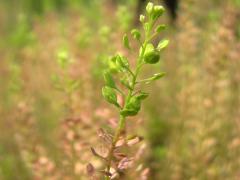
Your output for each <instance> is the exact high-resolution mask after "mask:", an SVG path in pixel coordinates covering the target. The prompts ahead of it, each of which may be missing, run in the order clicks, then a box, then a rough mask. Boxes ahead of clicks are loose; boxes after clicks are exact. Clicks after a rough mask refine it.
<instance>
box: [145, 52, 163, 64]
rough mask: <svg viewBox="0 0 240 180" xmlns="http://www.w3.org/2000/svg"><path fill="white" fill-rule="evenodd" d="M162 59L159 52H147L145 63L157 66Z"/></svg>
mask: <svg viewBox="0 0 240 180" xmlns="http://www.w3.org/2000/svg"><path fill="white" fill-rule="evenodd" d="M159 59H160V55H159V53H158V52H157V51H151V52H147V53H146V54H145V55H144V62H145V63H147V64H156V63H157V62H158V61H159Z"/></svg>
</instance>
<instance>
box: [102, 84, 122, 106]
mask: <svg viewBox="0 0 240 180" xmlns="http://www.w3.org/2000/svg"><path fill="white" fill-rule="evenodd" d="M102 95H103V97H104V98H105V100H106V101H107V102H109V103H111V104H114V105H115V106H117V107H120V105H119V104H118V102H117V95H116V93H115V91H114V89H112V88H110V87H108V86H104V87H103V88H102Z"/></svg>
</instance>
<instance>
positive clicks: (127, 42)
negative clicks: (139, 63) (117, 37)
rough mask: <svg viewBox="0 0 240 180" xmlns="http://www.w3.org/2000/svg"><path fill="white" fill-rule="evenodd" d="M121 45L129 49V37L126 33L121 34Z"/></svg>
mask: <svg viewBox="0 0 240 180" xmlns="http://www.w3.org/2000/svg"><path fill="white" fill-rule="evenodd" d="M123 45H124V47H125V48H127V49H130V44H129V39H128V36H127V34H124V35H123Z"/></svg>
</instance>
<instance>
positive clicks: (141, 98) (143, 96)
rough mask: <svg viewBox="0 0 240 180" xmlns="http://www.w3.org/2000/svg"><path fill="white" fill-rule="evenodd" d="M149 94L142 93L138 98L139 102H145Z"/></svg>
mask: <svg viewBox="0 0 240 180" xmlns="http://www.w3.org/2000/svg"><path fill="white" fill-rule="evenodd" d="M148 95H149V94H148V93H145V92H140V93H139V94H138V95H137V96H136V97H137V98H138V99H139V100H144V99H146V98H147V97H148Z"/></svg>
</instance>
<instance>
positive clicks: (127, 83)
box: [120, 78, 133, 90]
mask: <svg viewBox="0 0 240 180" xmlns="http://www.w3.org/2000/svg"><path fill="white" fill-rule="evenodd" d="M120 82H121V83H122V84H123V85H124V86H125V87H126V88H128V89H129V90H133V89H132V87H131V86H130V84H129V82H128V81H127V79H124V78H123V79H121V80H120Z"/></svg>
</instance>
